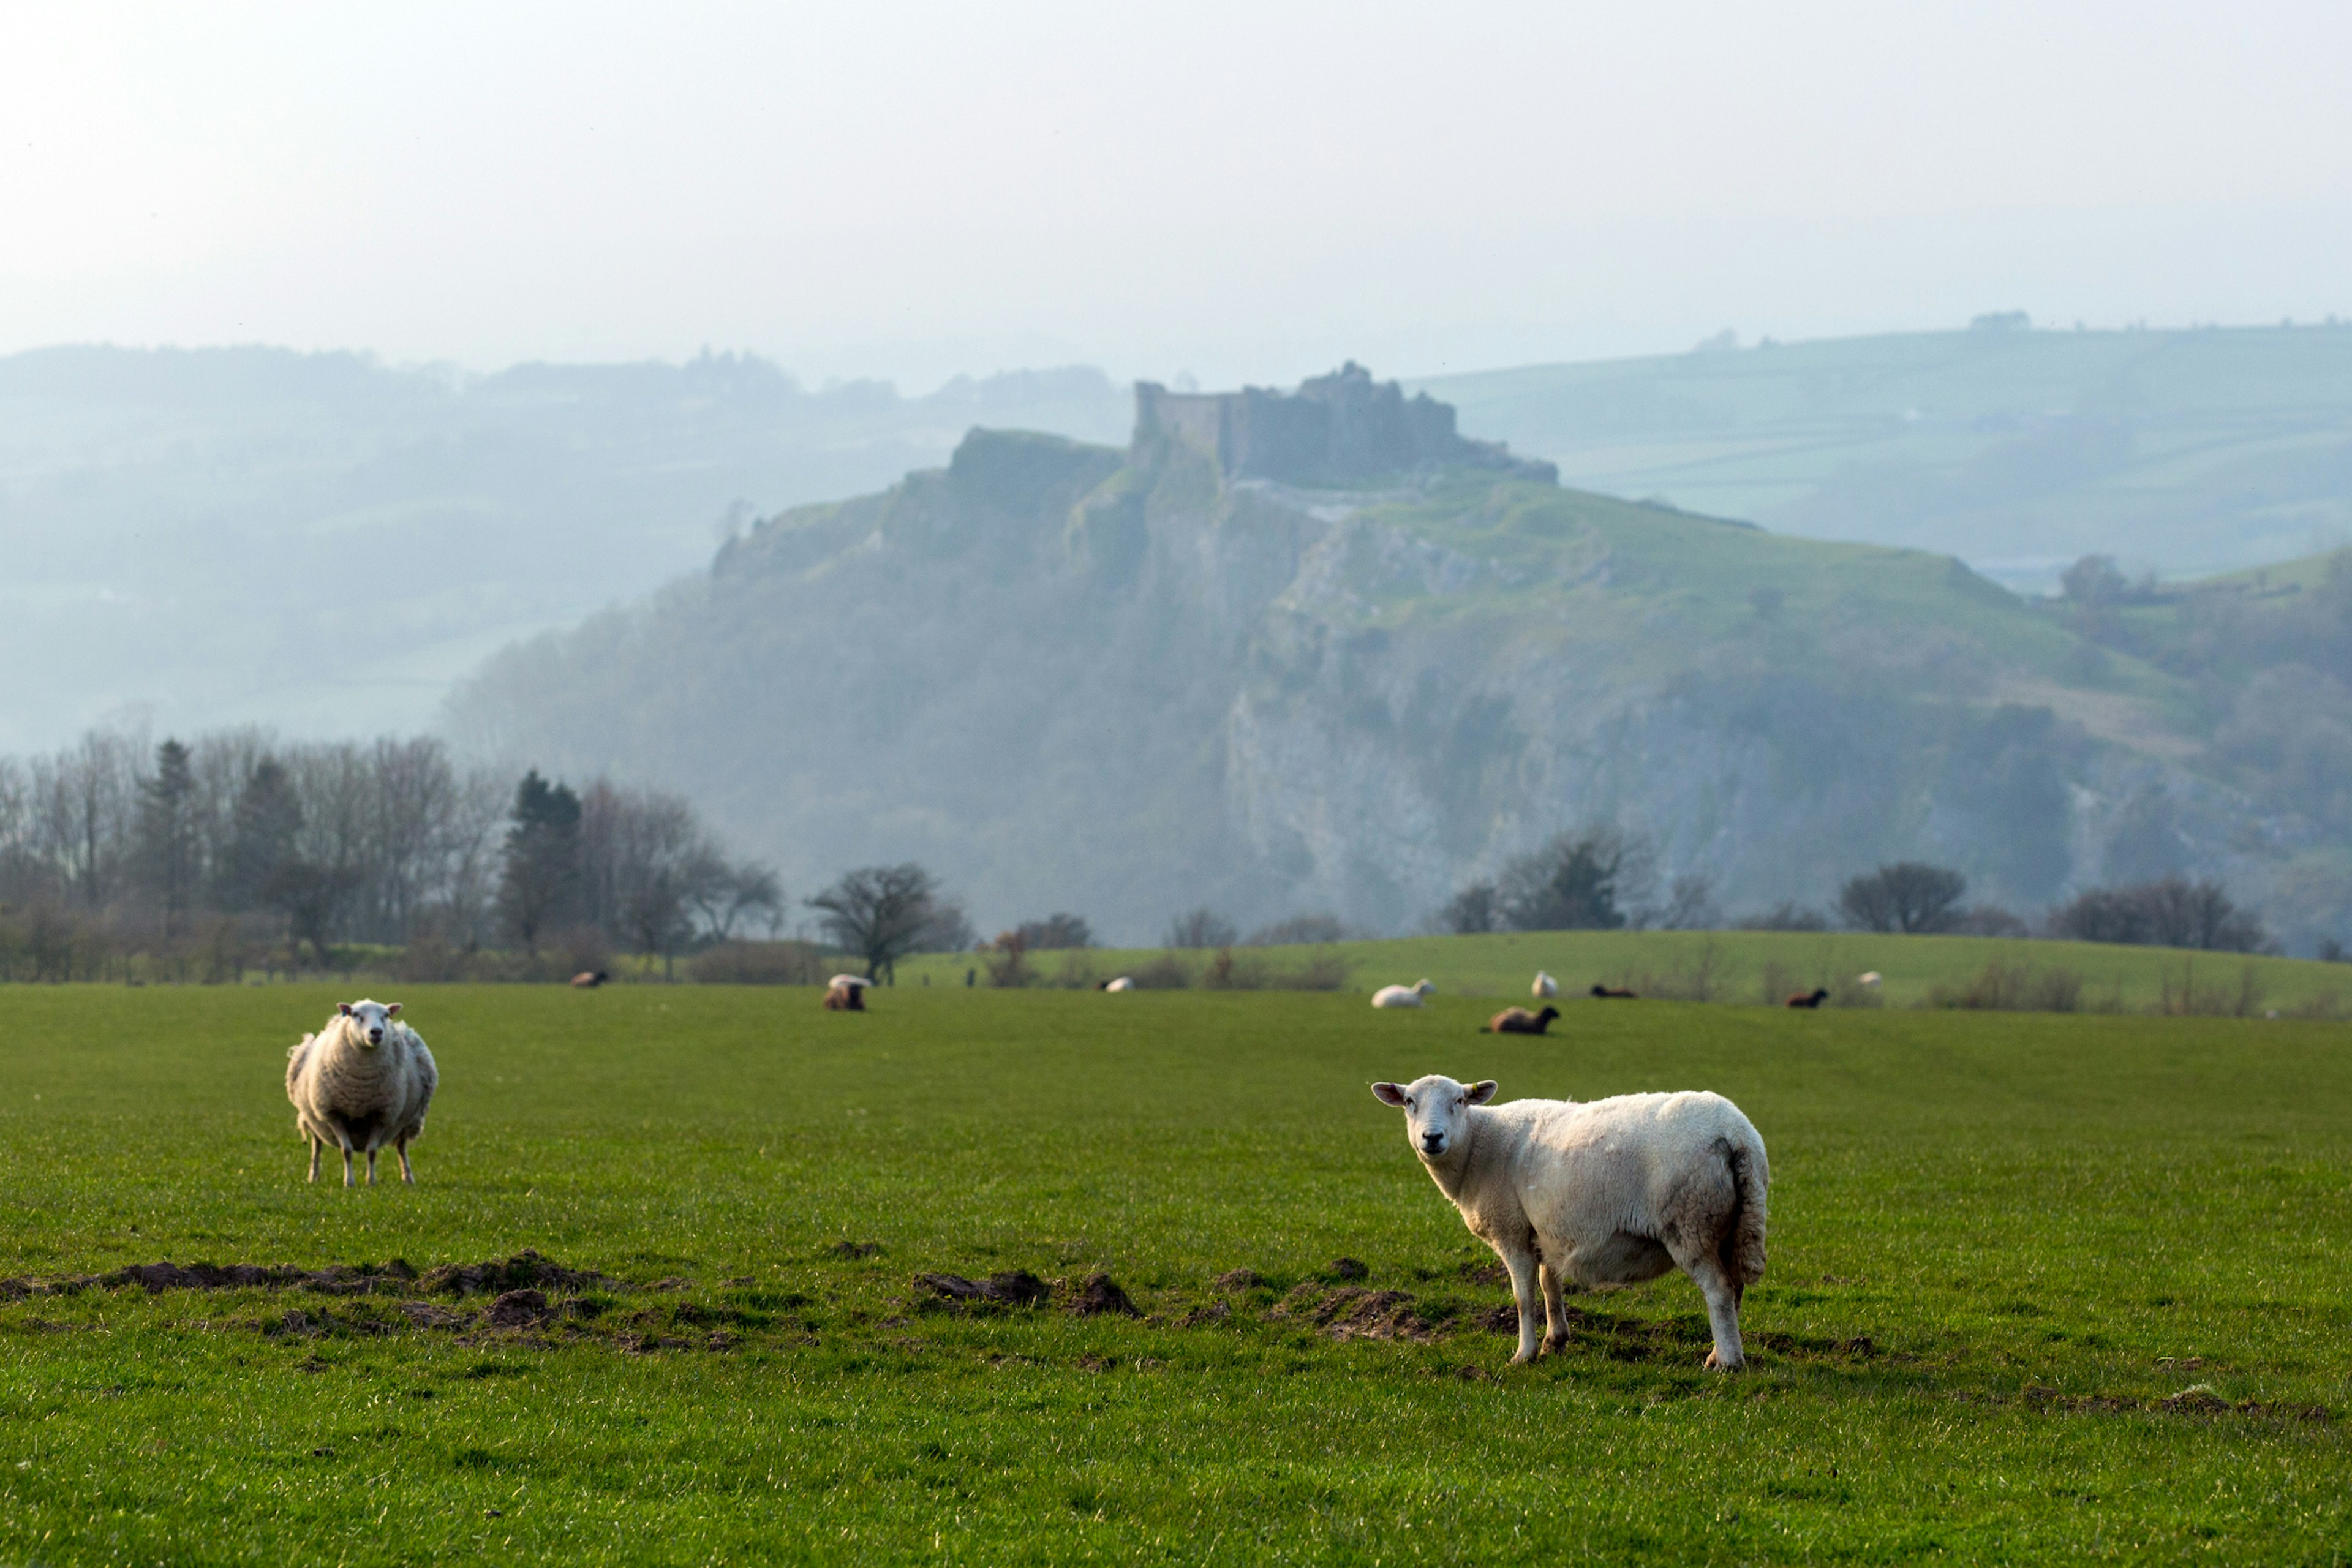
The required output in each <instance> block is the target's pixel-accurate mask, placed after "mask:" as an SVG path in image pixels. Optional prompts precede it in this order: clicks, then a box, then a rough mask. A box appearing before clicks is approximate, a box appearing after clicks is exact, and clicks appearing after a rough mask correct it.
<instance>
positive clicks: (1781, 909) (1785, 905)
mask: <svg viewBox="0 0 2352 1568" xmlns="http://www.w3.org/2000/svg"><path fill="white" fill-rule="evenodd" d="M1735 929H1737V930H1739V931H1827V930H1829V929H1830V918H1829V916H1827V915H1825V914H1823V913H1822V911H1821V910H1809V909H1807V908H1805V907H1804V906H1803V905H1801V904H1800V903H1798V902H1797V900H1794V899H1786V900H1782V901H1781V902H1780V904H1778V905H1777V906H1775V907H1774V908H1772V909H1769V910H1765V911H1764V912H1763V913H1762V914H1760V915H1748V916H1747V917H1745V918H1743V919H1741V920H1739V921H1736V922H1735Z"/></svg>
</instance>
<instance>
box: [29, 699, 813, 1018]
mask: <svg viewBox="0 0 2352 1568" xmlns="http://www.w3.org/2000/svg"><path fill="white" fill-rule="evenodd" d="M783 914H784V900H783V891H782V887H781V886H780V884H779V883H778V881H777V879H776V876H775V874H774V872H772V870H770V869H768V868H765V867H763V866H761V865H758V864H756V863H753V862H747V861H740V860H737V859H734V858H730V856H729V855H728V854H727V853H726V852H725V851H724V849H723V848H722V847H721V846H720V845H719V842H718V841H717V839H716V838H715V837H714V836H713V835H712V834H711V833H710V832H709V830H708V829H707V828H706V827H705V826H703V825H702V823H701V822H700V820H699V819H698V816H696V814H695V812H694V810H693V808H692V807H691V806H690V805H688V803H687V802H685V801H684V800H681V799H679V798H678V797H677V796H675V795H665V794H662V793H660V792H657V791H652V790H637V789H628V788H624V787H621V786H618V785H615V784H611V783H609V782H607V781H604V780H598V781H594V782H593V783H591V784H588V785H587V786H586V787H585V788H584V789H582V790H578V791H575V790H573V789H572V788H571V787H570V786H569V785H567V784H562V783H550V782H549V781H547V780H544V779H541V777H540V776H539V775H538V774H537V773H527V774H526V775H525V776H524V777H523V778H522V779H521V780H520V782H518V781H516V780H515V779H514V778H513V776H512V775H511V774H509V773H499V772H497V771H495V770H491V769H487V768H482V767H478V766H468V765H465V764H462V763H459V762H458V761H457V759H455V758H454V757H452V755H451V754H450V752H449V751H448V749H447V748H446V746H445V745H443V744H442V742H439V741H437V740H435V739H432V738H430V737H413V738H405V739H404V738H397V737H387V738H384V739H381V740H377V741H373V742H355V741H337V742H283V741H280V740H278V739H277V738H276V737H274V736H272V735H270V734H269V733H268V731H262V730H257V729H237V730H226V731H215V732H212V733H208V734H204V735H200V736H197V737H196V738H194V740H193V741H190V742H182V741H180V740H178V739H176V738H173V739H166V740H164V741H163V742H161V743H160V744H155V745H152V746H151V745H149V744H147V743H146V742H144V741H143V740H142V738H140V737H137V736H134V735H128V734H123V733H119V732H112V731H93V732H91V733H89V734H87V735H85V736H84V737H83V738H82V739H81V740H80V741H79V742H75V743H74V744H72V745H70V746H68V747H66V748H63V749H62V750H59V751H58V752H52V753H47V754H44V755H37V756H31V757H21V758H20V757H0V965H6V966H9V967H13V968H21V969H26V970H29V971H30V972H31V973H29V974H28V976H27V977H38V978H71V977H76V976H77V975H78V974H79V973H80V971H82V970H83V969H86V968H88V967H89V963H90V957H89V955H91V954H93V953H96V952H105V953H110V954H113V955H115V956H118V957H121V956H124V955H128V954H132V953H138V954H143V955H147V956H149V957H151V958H153V959H157V960H162V961H165V962H166V963H167V965H168V966H169V967H172V968H173V969H174V970H175V971H176V970H180V969H184V968H185V967H187V966H188V965H189V964H190V963H194V964H196V965H197V967H199V968H200V969H204V970H205V971H207V972H211V973H207V977H209V978H233V977H234V972H235V971H236V969H238V968H240V967H241V966H242V965H243V964H244V963H246V962H247V961H249V960H250V959H251V958H252V957H253V956H255V953H256V952H257V948H258V947H259V946H260V944H268V945H269V946H273V947H282V950H283V952H284V955H285V963H286V964H287V966H288V967H289V968H299V967H301V966H302V965H303V964H304V963H306V962H308V963H317V964H320V965H322V966H323V965H325V964H327V963H329V962H330V957H329V951H330V949H331V947H332V946H333V945H334V944H337V943H351V942H366V943H383V944H388V945H406V944H410V943H414V942H419V941H430V942H436V943H440V944H446V945H447V946H449V947H451V948H454V949H457V950H460V951H474V950H478V949H484V948H493V947H499V946H501V945H505V944H512V945H515V946H519V947H520V948H521V949H523V950H524V951H525V952H527V953H529V954H531V955H534V956H535V955H536V954H537V953H538V952H540V950H541V947H542V946H543V945H545V944H546V943H547V942H549V941H550V940H551V938H553V937H554V936H556V935H557V934H558V933H563V932H580V931H588V932H593V934H594V935H595V936H596V937H598V938H600V939H602V940H604V941H606V942H612V943H614V944H617V945H620V946H623V947H625V948H628V949H630V950H632V951H635V952H646V953H656V954H661V955H664V956H668V955H671V954H674V953H676V952H679V951H682V950H684V949H686V948H688V947H690V946H693V945H695V944H697V943H698V942H707V941H710V940H724V939H726V938H729V937H731V936H734V935H736V934H738V933H739V932H741V931H748V930H751V929H764V930H767V931H770V932H771V933H772V932H773V931H774V929H775V928H776V927H778V926H779V925H781V923H782V919H783ZM61 969H62V971H63V973H60V970H61ZM223 970H226V971H228V972H229V973H217V972H218V971H223Z"/></svg>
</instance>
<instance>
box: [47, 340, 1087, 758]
mask: <svg viewBox="0 0 2352 1568" xmlns="http://www.w3.org/2000/svg"><path fill="white" fill-rule="evenodd" d="M1128 410H1129V399H1128V395H1127V392H1126V390H1125V389H1124V388H1115V387H1113V386H1112V385H1111V384H1110V382H1109V381H1108V380H1107V379H1106V378H1105V377H1104V376H1103V375H1102V374H1101V373H1100V372H1099V371H1092V370H1073V371H1048V372H1030V373H1022V374H1012V375H1006V376H1000V377H995V378H992V379H990V380H988V381H982V382H959V383H956V384H950V385H949V386H947V387H944V388H942V389H940V391H939V392H938V393H936V394H934V395H930V396H929V397H922V398H902V397H900V396H899V395H898V394H897V393H896V392H895V391H893V390H892V389H891V388H890V387H888V386H887V385H884V384H877V383H870V382H869V383H853V384H847V385H837V386H827V387H824V388H815V389H812V388H806V387H803V386H801V385H799V384H796V383H794V382H793V379H792V378H791V377H790V376H788V375H785V374H783V373H782V371H780V370H778V369H777V368H776V367H775V366H773V365H772V364H768V363H765V362H763V361H761V360H757V359H750V358H740V357H737V356H734V355H705V356H704V357H702V358H700V359H698V360H694V361H691V362H689V363H686V364H682V365H679V364H662V363H646V364H618V365H542V364H528V365H519V366H516V367H514V368H512V369H509V370H506V371H502V372H499V374H493V375H466V374H457V373H456V372H453V371H448V370H446V369H436V368H433V367H423V368H419V367H404V368H403V367H393V366H387V365H383V364H380V363H375V362H374V361H373V360H370V359H368V358H366V357H364V356H362V355H358V354H349V353H315V354H300V353H289V352H287V351H285V350H279V349H265V348H232V349H205V350H196V351H186V352H182V351H174V350H131V349H115V348H103V347H89V348H59V349H48V350H42V351H38V352H36V353H21V354H15V355H11V356H7V357H5V358H0V547H5V563H6V570H5V572H0V667H5V668H9V669H11V670H14V671H17V672H20V673H21V672H27V671H38V672H39V679H37V680H20V681H19V682H18V683H17V684H16V689H14V690H12V691H11V692H10V694H9V698H8V700H7V702H6V703H5V705H0V751H15V750H22V749H26V748H31V747H39V746H47V745H53V744H57V743H58V742H62V741H64V740H65V739H67V738H68V736H70V735H72V734H73V733H75V732H76V731H79V730H80V729H81V728H82V727H84V726H85V725H88V724H89V723H91V722H92V721H97V720H102V719H108V718H119V717H122V716H125V715H138V714H145V715H148V716H150V717H152V721H153V722H154V724H155V726H156V727H157V728H158V729H159V730H178V731H182V732H185V731H189V730H192V729H200V728H206V727H212V726H216V725H220V724H225V723H236V722H254V723H262V724H268V725H275V726H279V727H282V728H284V729H288V730H292V731H297V732H300V733H309V734H313V735H316V734H322V733H323V734H339V735H348V734H369V733H373V732H377V731H384V730H393V729H406V728H413V727H416V726H420V725H422V724H424V723H425V722H426V721H428V720H429V719H430V718H431V717H432V715H433V713H434V712H435V710H436V709H437V708H438V707H439V705H440V703H441V700H442V699H443V697H444V696H445V695H446V691H447V689H448V686H449V683H450V682H451V681H452V680H453V679H456V678H457V676H458V675H459V674H461V673H462V672H464V671H465V670H467V669H469V668H472V667H473V666H475V665H476V664H478V663H479V662H480V660H481V659H482V658H484V657H486V656H487V655H488V654H489V653H490V652H492V651H493V650H495V649H496V648H498V647H500V646H501V645H503V644H505V643H507V642H509V641H511V640H512V639H513V638H515V637H519V636H521V635H523V634H525V633H527V632H530V631H535V630H538V629H540V628H542V627H546V626H560V625H567V624H569V623H571V622H572V621H575V620H577V619H578V618H579V617H581V616H583V615H586V614H587V613H589V612H590V611H592V610H594V609H596V608H598V607H600V606H602V605H608V604H612V603H614V602H616V601H619V600H624V599H629V598H634V597H635V596H637V595H641V594H643V593H645V592H646V591H648V590H649V589H651V588H652V587H653V586H655V585H656V584H659V583H662V582H665V581H667V579H669V578H670V577H672V576H675V575H677V574H678V573H680V572H685V571H690V570H692V569H693V568H694V567H695V566H696V565H697V564H698V563H700V562H701V561H703V560H704V559H706V558H707V557H708V556H709V552H710V548H711V544H712V542H713V539H714V535H715V533H716V532H717V531H719V529H721V528H722V527H724V526H725V525H726V522H725V520H726V519H727V518H728V517H729V516H730V514H731V515H733V516H735V517H737V518H739V519H740V520H742V521H748V520H749V519H750V518H751V517H752V516H754V515H757V514H761V513H766V512H770V511H773V510H776V509H778V508H780V507H784V506H789V505H792V504H793V503H794V502H797V501H803V500H816V499H820V498H823V497H827V496H838V495H845V494H849V493H852V492H854V491H856V490H859V489H866V488H869V487H871V486H875V485H881V484H887V483H888V482H889V481H890V480H891V479H895V478H896V477H897V476H898V475H899V474H901V473H903V472H905V471H906V470H907V469H908V468H910V467H915V466H919V465H921V464H925V463H936V462H939V461H940V460H941V459H943V458H945V457H946V456H947V454H948V452H949V451H950V449H951V448H952V447H954V446H955V443H956V441H957V440H958V439H959V438H960V437H961V436H962V434H963V432H964V430H965V429H966V427H968V426H971V424H973V423H974V422H976V421H978V422H997V423H1008V424H1024V425H1034V426H1041V427H1043V428H1046V429H1054V430H1062V431H1066V432H1067V433H1068V434H1071V435H1074V436H1091V437H1097V438H1098V439H1115V438H1117V437H1118V434H1119V433H1120V432H1122V431H1124V429H1125V428H1126V426H1127V421H1128V417H1129V414H1128Z"/></svg>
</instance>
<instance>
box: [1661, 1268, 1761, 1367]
mask: <svg viewBox="0 0 2352 1568" xmlns="http://www.w3.org/2000/svg"><path fill="white" fill-rule="evenodd" d="M1677 1261H1679V1259H1678V1260H1677ZM1683 1272H1684V1273H1685V1274H1687V1275H1689V1276H1690V1277H1691V1283H1692V1284H1694V1285H1696V1286H1697V1287H1698V1293H1699V1294H1700V1295H1702V1296H1704V1297H1706V1326H1707V1327H1708V1328H1709V1329H1711V1330H1712V1331H1714V1333H1715V1348H1714V1349H1713V1350H1711V1351H1709V1352H1706V1364H1707V1365H1709V1366H1711V1367H1713V1368H1715V1369H1716V1370H1717V1371H1718V1372H1738V1370H1739V1369H1740V1368H1741V1367H1743V1366H1745V1365H1747V1364H1748V1356H1747V1353H1746V1352H1744V1351H1742V1350H1741V1348H1740V1344H1739V1292H1738V1290H1737V1289H1734V1288H1733V1286H1732V1283H1731V1281H1730V1279H1727V1277H1726V1276H1725V1274H1724V1272H1723V1266H1722V1265H1721V1264H1719V1263H1717V1261H1716V1260H1715V1259H1714V1258H1706V1257H1701V1258H1693V1259H1692V1260H1691V1261H1690V1262H1688V1263H1685V1264H1684V1265H1683Z"/></svg>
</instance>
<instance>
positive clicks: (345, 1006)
mask: <svg viewBox="0 0 2352 1568" xmlns="http://www.w3.org/2000/svg"><path fill="white" fill-rule="evenodd" d="M335 1011H336V1012H338V1013H341V1015H342V1016H344V1017H346V1018H348V1017H350V1016H352V1005H351V1004H350V1003H348V1002H338V1003H336V1004H335Z"/></svg>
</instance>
